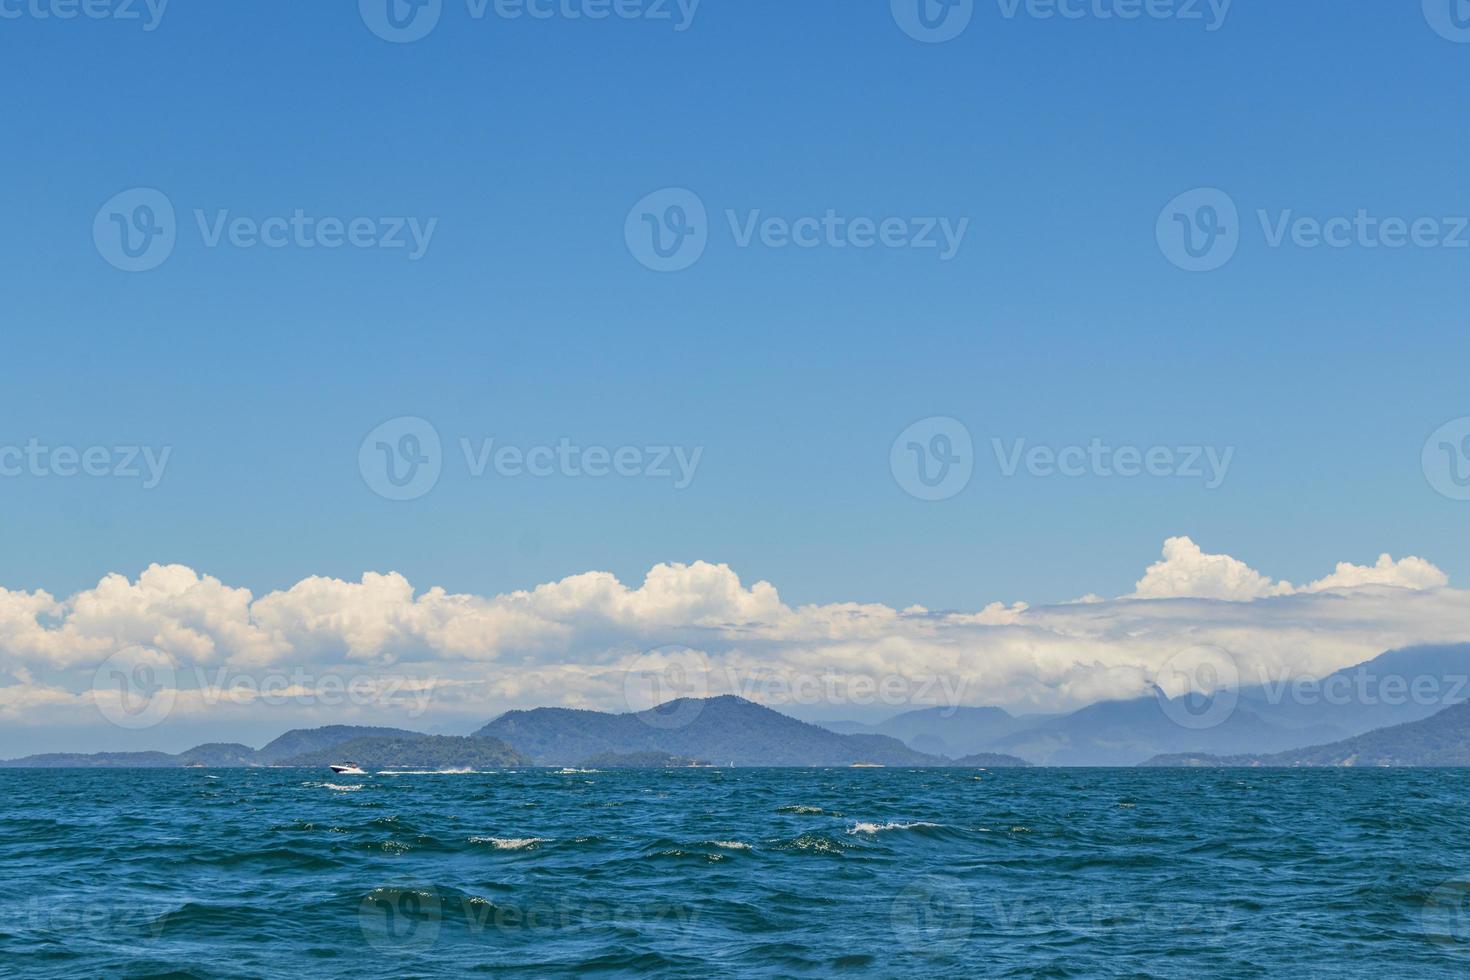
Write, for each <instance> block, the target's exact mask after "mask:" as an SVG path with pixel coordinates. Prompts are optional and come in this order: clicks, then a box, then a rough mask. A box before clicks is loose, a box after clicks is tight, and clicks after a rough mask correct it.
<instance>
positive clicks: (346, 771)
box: [332, 762, 367, 776]
mask: <svg viewBox="0 0 1470 980" xmlns="http://www.w3.org/2000/svg"><path fill="white" fill-rule="evenodd" d="M332 771H333V772H335V773H336V774H337V775H339V776H366V775H367V773H366V772H365V771H363V768H362V767H361V766H359V765H358V764H357V763H355V762H344V763H342V764H341V765H336V766H333V767H332Z"/></svg>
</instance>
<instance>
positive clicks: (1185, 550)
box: [1130, 537, 1449, 602]
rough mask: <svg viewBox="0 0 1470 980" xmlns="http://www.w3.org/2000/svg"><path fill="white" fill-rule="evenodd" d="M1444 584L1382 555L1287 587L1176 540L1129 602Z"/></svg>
mask: <svg viewBox="0 0 1470 980" xmlns="http://www.w3.org/2000/svg"><path fill="white" fill-rule="evenodd" d="M1448 584H1449V576H1447V575H1445V573H1444V572H1442V571H1440V570H1439V569H1438V568H1436V567H1435V566H1434V565H1432V564H1430V563H1429V562H1427V561H1425V560H1424V559H1423V558H1413V557H1410V558H1405V559H1403V560H1401V561H1394V560H1393V557H1392V556H1391V555H1387V554H1384V555H1379V556H1378V562H1377V564H1374V565H1354V564H1352V563H1351V562H1339V563H1338V565H1337V569H1336V571H1334V572H1333V573H1332V574H1331V575H1328V576H1326V577H1324V578H1320V579H1318V580H1317V581H1315V582H1312V583H1311V584H1309V585H1306V586H1303V587H1302V588H1300V589H1298V588H1297V587H1295V586H1293V585H1292V584H1291V583H1290V582H1277V581H1273V580H1272V579H1271V578H1270V577H1269V576H1266V575H1263V574H1261V573H1260V572H1258V571H1256V570H1255V569H1253V568H1251V567H1250V566H1249V565H1247V564H1246V563H1245V562H1243V561H1241V560H1239V559H1238V558H1232V557H1230V556H1229V555H1210V554H1206V553H1205V552H1204V551H1203V550H1202V549H1201V548H1200V546H1199V545H1197V544H1195V543H1194V542H1193V541H1192V540H1190V539H1189V538H1187V537H1177V538H1169V539H1168V540H1167V541H1165V542H1164V555H1163V558H1162V559H1161V560H1160V561H1157V562H1155V563H1154V564H1152V565H1150V566H1149V567H1148V571H1147V572H1145V573H1144V576H1143V578H1141V579H1139V580H1138V584H1137V585H1136V586H1135V587H1134V590H1133V594H1132V596H1130V598H1134V599H1181V598H1191V599H1226V600H1230V601H1234V602H1241V601H1248V600H1251V599H1262V598H1266V597H1267V596H1280V595H1295V594H1298V593H1303V592H1326V591H1328V590H1330V589H1360V588H1363V587H1365V586H1373V585H1377V586H1387V587H1391V588H1400V589H1437V588H1439V587H1441V586H1444V585H1448Z"/></svg>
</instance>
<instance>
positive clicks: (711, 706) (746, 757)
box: [475, 695, 1019, 766]
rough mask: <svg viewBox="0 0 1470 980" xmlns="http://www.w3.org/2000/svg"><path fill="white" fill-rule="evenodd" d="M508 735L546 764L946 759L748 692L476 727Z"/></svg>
mask: <svg viewBox="0 0 1470 980" xmlns="http://www.w3.org/2000/svg"><path fill="white" fill-rule="evenodd" d="M475 734H476V735H477V736H486V735H488V736H492V737H495V738H500V739H503V740H504V741H505V742H507V743H508V744H510V745H511V746H513V747H515V748H517V749H519V750H520V751H522V752H524V753H526V754H527V755H529V756H531V758H533V759H534V760H536V762H537V763H539V764H541V765H553V766H570V765H575V764H577V763H578V762H582V761H584V760H586V759H589V758H592V757H593V756H597V755H602V754H606V753H616V754H627V753H636V752H659V753H666V754H669V755H674V756H680V757H683V758H687V759H709V760H710V761H711V762H714V763H715V764H716V765H726V764H727V763H730V762H733V763H734V764H735V765H737V766H850V765H853V764H855V763H864V762H866V763H873V764H878V765H885V766H943V765H948V764H949V760H948V759H944V758H940V757H938V756H934V755H928V754H926V753H923V752H916V751H914V750H913V749H911V748H909V747H908V746H906V745H904V744H903V743H902V742H900V741H898V740H897V739H894V738H889V737H887V736H884V735H841V734H838V733H836V732H832V731H828V730H827V729H825V728H820V727H818V726H817V725H810V724H807V723H806V722H804V721H798V720H797V719H795V718H791V717H789V716H787V715H783V714H781V713H780V712H778V711H773V710H771V709H770V708H767V707H764V706H762V705H759V704H755V703H754V702H751V701H747V700H745V699H743V698H738V697H734V696H731V695H725V696H723V697H716V698H709V699H704V700H701V699H696V698H682V699H679V700H677V701H670V702H668V703H667V704H663V705H660V706H658V707H657V708H653V709H651V710H649V711H643V712H638V713H636V714H604V713H602V712H598V711H580V710H572V709H568V708H537V709H534V710H532V711H511V712H507V713H506V714H503V715H501V716H500V717H499V718H496V719H495V720H494V721H492V722H490V724H488V725H486V726H485V727H484V728H482V729H480V730H479V731H478V732H476V733H475ZM1017 761H1019V760H1017Z"/></svg>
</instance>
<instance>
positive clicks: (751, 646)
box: [0, 537, 1470, 725]
mask: <svg viewBox="0 0 1470 980" xmlns="http://www.w3.org/2000/svg"><path fill="white" fill-rule="evenodd" d="M975 610H976V611H953V612H934V611H931V610H929V609H926V608H924V607H922V606H911V607H908V608H906V609H894V608H891V607H888V606H883V605H879V604H859V603H829V604H822V605H809V606H791V605H788V604H786V603H785V602H784V601H783V600H782V599H781V597H780V595H779V593H778V592H777V589H776V587H775V586H774V585H772V584H771V583H768V582H755V583H752V584H746V583H744V582H742V581H741V579H740V577H739V575H738V574H737V573H736V572H735V571H734V570H733V569H731V568H730V567H728V566H726V565H721V564H712V563H709V562H693V563H690V564H680V563H669V564H660V565H656V566H654V567H653V568H652V569H650V571H649V572H648V574H647V575H646V576H645V578H644V580H643V581H642V582H641V583H640V584H637V585H636V586H630V585H627V584H625V583H623V582H620V581H619V580H618V579H617V578H616V577H614V576H612V575H610V574H607V573H605V572H589V573H586V574H581V575H574V576H571V577H568V578H565V579H562V580H560V581H557V582H550V583H546V584H543V585H539V586H537V587H535V588H532V589H529V590H524V591H516V592H509V593H505V594H501V595H495V596H478V595H466V594H454V593H449V592H447V591H445V590H444V589H442V588H428V589H427V590H424V591H420V590H418V589H416V588H415V587H414V586H413V584H412V583H410V582H409V581H408V580H407V579H406V578H405V577H403V576H402V575H399V574H396V573H382V574H380V573H368V574H366V575H363V576H362V577H361V578H360V579H359V580H358V581H345V580H340V579H333V578H321V577H313V578H308V579H305V580H303V581H301V582H298V583H297V584H295V585H293V586H291V587H290V588H287V589H284V590H280V591H276V592H271V593H269V594H266V595H262V596H259V597H255V596H253V595H252V594H251V593H250V592H249V591H248V590H246V589H241V588H234V587H230V586H227V585H225V584H224V583H222V582H221V581H219V580H218V579H216V578H213V577H211V576H208V575H204V574H201V573H199V572H196V571H194V570H192V569H189V568H186V567H183V566H179V565H155V566H150V567H149V568H147V569H145V570H144V571H143V572H142V573H141V574H140V575H139V576H138V577H137V578H136V579H135V580H130V579H128V578H127V577H126V576H123V575H118V574H113V575H108V576H106V577H104V578H103V579H102V580H101V581H100V582H99V583H98V584H97V586H96V587H95V588H92V589H88V590H85V591H83V592H80V593H78V594H76V595H73V596H70V597H68V598H66V599H64V600H58V599H56V598H54V597H53V596H51V595H49V594H47V593H45V592H43V591H34V592H25V591H5V590H0V718H4V719H7V720H10V721H19V722H23V723H25V724H36V725H42V724H47V723H60V722H61V720H62V719H63V718H67V719H70V718H71V716H72V714H73V713H75V712H76V711H83V712H84V711H85V710H86V709H88V708H90V707H91V694H90V683H91V681H92V676H93V672H94V671H96V670H97V668H98V666H99V665H100V664H102V663H103V662H104V661H105V660H106V659H107V658H108V657H110V656H112V655H113V654H116V653H118V652H119V651H122V650H125V649H127V648H129V647H132V646H144V647H148V648H151V649H156V650H159V651H162V652H163V653H165V654H167V656H168V658H170V660H171V661H172V662H173V663H174V664H175V665H176V668H177V677H176V678H175V680H176V683H177V687H178V689H179V691H180V696H179V698H178V705H179V706H178V708H177V709H176V711H177V712H179V713H184V714H188V715H190V716H195V717H200V718H212V717H217V716H222V715H226V714H228V713H230V712H244V711H250V710H256V709H258V708H259V706H260V705H261V704H263V703H269V704H278V703H279V704H283V705H284V706H285V707H287V708H289V707H290V706H291V705H292V704H310V705H312V706H314V708H315V709H318V710H317V714H316V715H314V716H311V717H312V720H344V719H370V718H372V717H374V712H375V711H376V710H379V709H381V708H382V707H383V706H389V707H393V706H397V707H402V706H404V705H407V704H419V703H423V702H424V694H425V692H426V691H427V692H430V693H431V701H432V705H431V706H430V708H429V711H430V713H431V714H432V713H433V712H435V711H438V712H441V713H447V714H451V715H454V716H455V717H481V718H484V717H489V716H490V715H493V714H494V713H496V712H498V711H500V710H503V709H505V708H507V707H520V706H530V705H535V704H564V705H570V706H577V707H595V708H603V709H611V710H624V709H625V708H626V707H627V706H628V703H627V698H628V683H627V679H628V676H629V673H630V671H632V670H634V669H635V666H636V665H637V664H638V663H640V662H646V659H647V657H648V656H649V651H652V650H662V649H665V648H678V649H680V650H692V651H694V652H695V655H697V656H698V657H699V658H702V659H701V662H702V663H706V664H707V665H708V669H707V670H706V671H704V672H703V673H704V679H703V680H702V681H701V684H702V686H703V689H704V692H707V693H727V692H728V693H737V694H743V695H745V696H749V697H753V698H755V699H757V700H763V701H766V702H767V703H773V704H776V705H778V706H779V705H781V704H782V703H785V702H787V701H800V699H801V697H802V695H801V694H800V693H799V692H798V690H797V686H796V682H797V681H800V682H801V683H803V684H806V685H807V687H806V690H808V691H810V690H821V691H822V692H824V693H822V694H821V695H820V696H821V697H823V698H825V699H826V703H828V704H831V703H833V702H834V700H835V701H836V702H837V703H845V702H841V698H843V697H847V696H849V695H850V694H851V692H853V691H856V690H865V691H866V690H871V688H872V684H873V683H874V681H875V679H883V680H885V681H897V682H898V683H895V684H894V686H893V690H894V691H895V692H897V693H896V694H894V697H901V698H907V699H908V703H920V704H922V703H954V702H957V701H958V702H963V703H969V704H1002V705H1006V706H1010V707H1017V708H1022V709H1033V710H1065V709H1067V708H1069V707H1075V706H1078V705H1080V704H1084V703H1088V702H1091V701H1095V700H1098V699H1101V698H1113V697H1130V696H1136V695H1140V694H1143V693H1145V692H1147V691H1148V690H1149V685H1150V684H1151V683H1152V681H1153V678H1154V677H1155V675H1156V673H1157V672H1158V670H1159V669H1160V668H1161V666H1162V665H1163V664H1165V663H1166V662H1168V661H1169V659H1170V658H1171V657H1173V656H1175V655H1176V654H1177V653H1178V652H1179V651H1180V650H1181V649H1184V648H1187V647H1192V646H1196V645H1201V644H1208V645H1211V646H1215V647H1219V648H1221V649H1224V650H1226V651H1229V652H1230V654H1231V655H1232V656H1233V657H1235V658H1236V660H1237V661H1238V663H1239V665H1240V667H1241V671H1242V676H1245V677H1247V678H1249V677H1251V676H1253V675H1254V676H1257V677H1262V678H1264V677H1268V676H1270V677H1280V676H1291V677H1298V676H1321V675H1323V674H1326V673H1329V672H1331V671H1332V670H1335V669H1338V668H1340V667H1343V666H1347V665H1350V664H1353V663H1357V662H1360V661H1362V660H1366V659H1368V658H1370V657H1372V656H1374V655H1376V654H1378V653H1380V652H1382V651H1383V650H1386V649H1391V648H1394V647H1399V646H1405V645H1409V644H1413V643H1426V642H1456V641H1463V640H1466V639H1470V593H1466V592H1462V591H1458V590H1455V589H1452V588H1450V587H1449V584H1448V580H1447V578H1446V576H1445V575H1444V573H1443V572H1442V571H1440V570H1439V569H1437V568H1436V567H1435V566H1434V565H1432V564H1431V563H1429V562H1428V561H1425V560H1424V559H1421V558H1414V557H1410V558H1404V559H1401V560H1395V559H1393V558H1391V557H1390V556H1388V555H1384V556H1382V557H1380V558H1379V559H1378V560H1377V562H1376V563H1374V564H1372V565H1354V564H1351V563H1346V562H1344V563H1342V564H1339V565H1338V566H1337V567H1336V569H1335V570H1334V571H1332V572H1331V573H1330V574H1328V575H1326V576H1325V577H1323V578H1320V579H1318V580H1316V581H1314V582H1312V583H1311V584H1309V585H1307V586H1304V587H1302V588H1297V587H1295V586H1293V585H1291V584H1290V583H1288V582H1283V581H1277V580H1275V579H1273V578H1271V577H1270V576H1268V575H1265V574H1263V573H1261V572H1259V571H1256V570H1255V569H1252V568H1251V567H1249V566H1248V565H1246V564H1245V563H1244V562H1241V561H1239V560H1238V559H1236V558H1233V557H1231V556H1229V555H1224V554H1209V553H1207V552H1205V551H1204V549H1202V548H1201V547H1199V546H1198V545H1197V544H1195V542H1194V541H1192V540H1190V539H1189V538H1187V537H1176V538H1170V539H1169V540H1168V541H1167V542H1165V544H1164V549H1163V555H1162V557H1161V559H1160V560H1159V561H1158V562H1156V563H1155V564H1153V565H1152V566H1150V567H1149V568H1148V569H1147V570H1146V571H1145V573H1144V575H1143V577H1142V578H1141V579H1140V580H1139V581H1138V583H1137V585H1136V587H1135V589H1134V591H1133V593H1132V594H1131V595H1128V596H1124V597H1121V598H1117V599H1103V598H1099V597H1098V596H1096V595H1089V596H1087V597H1086V598H1085V600H1084V601H1076V602H1071V603H1063V604H1056V605H1049V606H1048V605H1043V606H1036V605H1028V604H1026V603H1025V602H1012V603H1011V604H1005V603H1001V602H991V603H988V604H983V603H977V604H976V606H975ZM273 677H274V678H277V679H280V678H282V677H284V678H286V680H285V681H283V682H282V683H281V684H278V685H276V686H275V687H274V688H272V691H273V692H274V695H275V700H274V701H273V700H272V699H271V698H270V697H263V696H261V695H260V694H259V693H258V691H257V693H254V694H252V693H251V691H252V689H251V686H250V685H251V684H256V685H257V686H258V684H259V682H260V680H261V679H262V678H265V679H269V678H273ZM324 677H335V678H339V679H340V678H351V679H353V680H354V681H355V682H357V683H358V684H359V686H360V688H361V689H362V690H364V691H366V692H368V693H369V694H371V695H372V697H369V698H368V699H367V700H366V701H361V702H360V703H359V702H352V703H351V704H350V705H347V707H342V702H338V703H336V704H334V703H330V702H328V701H324V700H323V699H322V698H320V697H313V696H311V694H312V692H313V691H319V689H320V686H321V683H322V679H323V678H324ZM242 681H247V682H249V683H246V684H245V688H246V690H245V692H244V696H243V697H240V698H221V697H219V696H218V694H217V691H216V693H215V694H214V695H213V696H211V694H210V690H209V689H210V687H211V686H213V687H214V688H216V689H217V688H218V687H219V686H220V685H229V684H231V683H235V684H237V685H238V684H239V683H240V682H242ZM834 691H835V692H837V693H835V694H834V693H832V692H834ZM384 692H386V693H384ZM404 692H408V694H411V695H412V697H404ZM853 703H854V704H858V703H859V702H857V701H856V700H855V699H854V700H853ZM884 703H885V704H886V703H888V702H884ZM894 706H895V707H897V705H894ZM348 707H350V708H351V709H352V710H351V711H348V710H347V708H348ZM290 723H293V724H296V723H305V719H304V718H293V719H291V722H290Z"/></svg>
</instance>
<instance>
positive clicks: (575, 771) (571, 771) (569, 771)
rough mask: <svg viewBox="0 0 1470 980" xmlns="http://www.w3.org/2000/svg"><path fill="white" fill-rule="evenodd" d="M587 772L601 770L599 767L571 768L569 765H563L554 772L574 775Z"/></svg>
mask: <svg viewBox="0 0 1470 980" xmlns="http://www.w3.org/2000/svg"><path fill="white" fill-rule="evenodd" d="M588 772H602V770H601V769H572V768H570V767H563V768H561V769H558V770H557V771H556V774H557V775H558V776H576V775H581V774H582V773H588Z"/></svg>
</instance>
